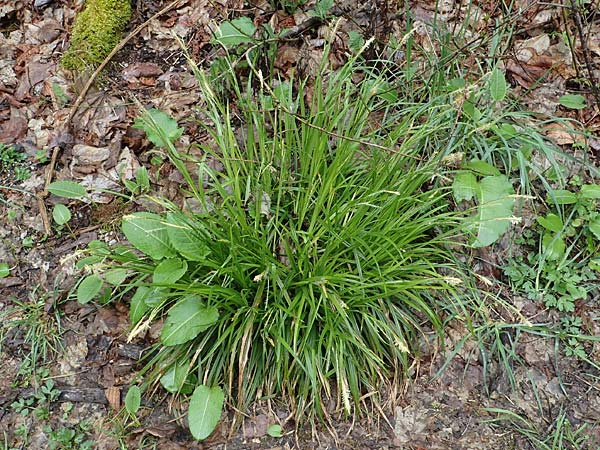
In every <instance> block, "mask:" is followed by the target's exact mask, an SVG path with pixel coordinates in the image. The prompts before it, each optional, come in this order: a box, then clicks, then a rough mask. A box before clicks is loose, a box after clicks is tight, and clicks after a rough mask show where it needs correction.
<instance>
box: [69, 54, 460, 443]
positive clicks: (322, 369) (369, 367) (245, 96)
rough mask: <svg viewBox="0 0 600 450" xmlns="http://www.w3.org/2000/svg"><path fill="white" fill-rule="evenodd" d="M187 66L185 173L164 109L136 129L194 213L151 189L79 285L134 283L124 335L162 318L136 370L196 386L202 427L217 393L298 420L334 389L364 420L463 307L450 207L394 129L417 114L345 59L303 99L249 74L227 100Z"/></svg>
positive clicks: (193, 417) (176, 387) (110, 287)
mask: <svg viewBox="0 0 600 450" xmlns="http://www.w3.org/2000/svg"><path fill="white" fill-rule="evenodd" d="M324 59H325V60H326V58H324ZM195 73H196V75H197V77H198V80H199V82H200V85H201V87H202V89H201V91H202V92H203V95H204V104H203V106H202V112H203V115H204V117H205V118H207V120H206V124H205V127H206V129H207V131H208V132H209V133H210V135H211V137H212V142H211V143H207V144H199V145H200V147H202V150H203V152H204V154H205V155H206V158H210V159H212V160H213V162H212V163H211V164H207V161H206V160H203V161H196V164H195V165H193V167H194V169H193V170H190V169H189V168H190V166H191V165H190V161H189V160H186V157H185V156H184V155H182V154H180V153H178V152H177V150H176V149H175V147H174V145H173V140H174V139H176V138H177V137H178V136H179V135H180V134H181V129H178V128H177V123H176V122H175V121H174V120H173V119H171V118H170V117H168V116H167V115H166V114H165V113H162V112H161V111H158V110H150V111H147V112H146V113H145V114H144V115H143V116H142V118H141V119H140V120H139V121H138V126H139V127H140V128H143V129H144V130H146V132H147V134H148V137H149V139H150V140H151V141H152V142H154V143H155V144H159V145H161V146H163V147H165V148H166V149H167V150H168V152H169V154H170V156H171V160H172V162H173V163H174V164H175V165H176V166H177V168H178V169H179V170H180V171H181V173H182V175H183V177H184V178H185V179H186V180H187V183H188V184H187V189H188V191H189V192H190V193H191V195H193V196H194V197H195V198H196V199H197V203H198V204H199V205H200V209H196V210H195V212H192V211H188V210H182V209H181V208H179V207H177V206H176V205H174V204H172V203H169V202H167V201H166V200H158V201H159V203H160V204H161V205H162V206H163V208H164V212H163V213H160V214H157V213H150V212H136V213H132V214H129V215H127V216H125V217H124V218H123V223H122V229H123V232H124V234H125V235H126V237H127V238H128V240H129V242H130V245H129V246H117V247H108V246H106V245H105V244H101V243H98V242H96V243H93V245H92V247H93V248H92V256H91V258H92V259H90V260H88V261H89V262H90V263H94V265H93V266H92V271H93V272H94V273H92V274H90V275H88V276H87V277H86V278H84V279H83V280H82V281H81V283H80V284H79V287H78V292H77V293H78V296H79V295H80V294H81V298H80V300H81V299H85V300H89V299H90V298H91V297H92V296H93V295H92V296H90V295H89V294H90V293H89V287H90V286H93V289H94V292H93V293H102V292H107V291H108V292H109V293H110V294H109V295H108V296H110V295H112V297H113V298H119V297H123V298H128V297H127V296H125V293H129V295H131V294H133V295H132V297H131V300H130V318H131V323H132V331H131V336H130V337H134V336H136V335H139V334H140V333H142V332H143V331H144V330H146V329H147V328H148V326H149V325H150V324H151V323H153V322H155V321H159V320H163V321H164V322H163V325H162V331H161V336H160V343H159V344H158V352H157V353H156V356H154V358H153V359H152V361H151V366H149V368H148V372H147V374H149V375H151V376H150V378H151V379H154V380H157V379H160V382H161V384H162V385H163V386H164V387H165V388H166V389H167V390H168V391H171V392H177V393H182V394H191V393H193V395H192V398H191V402H190V409H189V415H190V420H189V422H190V427H191V429H192V433H193V434H194V436H196V437H197V438H199V439H202V438H204V437H206V432H205V431H206V429H203V430H199V429H198V427H199V426H200V425H198V423H199V422H201V419H200V418H199V417H198V415H197V412H198V410H200V409H201V407H202V408H203V407H204V406H206V405H210V404H213V405H215V404H216V405H218V407H220V406H219V405H222V404H223V396H226V397H227V398H228V399H229V401H231V402H233V403H234V404H235V405H236V406H237V407H238V408H246V407H248V406H249V405H250V403H251V402H253V401H256V400H259V399H261V398H265V397H268V398H273V397H275V398H280V399H281V398H286V399H287V400H288V402H289V403H288V404H289V405H290V406H291V407H292V408H295V409H296V411H297V412H298V420H300V421H301V420H303V418H304V419H306V418H311V417H314V416H315V415H319V416H321V417H323V416H324V415H325V414H327V410H328V407H326V405H327V404H328V403H329V402H330V401H332V400H333V401H334V403H335V402H337V404H338V406H339V407H340V408H341V410H343V411H345V412H346V413H348V414H355V413H356V414H358V413H359V412H360V411H359V407H360V401H361V398H362V396H363V395H364V394H365V393H371V394H373V393H376V392H377V391H378V390H379V388H380V387H381V386H382V385H385V384H387V383H389V382H390V380H394V379H398V378H401V377H402V376H404V375H405V374H406V373H407V370H408V368H409V366H410V365H411V363H412V361H413V360H414V358H415V357H416V356H417V355H418V352H419V350H418V348H419V341H420V335H421V333H423V332H425V331H431V330H434V331H437V332H439V333H440V335H441V334H442V331H443V323H444V320H446V319H448V318H451V317H455V316H457V315H461V316H462V315H464V312H462V311H458V307H457V304H460V301H458V302H457V299H458V294H457V292H456V291H455V289H456V284H457V282H459V278H460V274H459V271H458V269H457V266H456V264H455V260H454V257H453V253H452V251H451V250H450V245H451V244H452V243H454V242H456V241H457V239H458V238H459V237H460V235H461V234H462V232H461V219H460V217H459V215H458V214H457V213H454V212H452V211H451V210H450V209H449V203H450V202H449V200H448V194H449V189H448V188H447V187H446V188H444V187H441V186H439V184H438V183H436V178H437V173H438V172H439V170H440V168H439V166H438V165H437V164H436V163H435V162H431V161H430V160H429V159H427V158H425V159H422V155H421V153H420V150H419V148H417V147H415V146H413V145H411V144H410V142H409V143H407V144H406V145H405V144H404V143H403V142H402V141H401V140H400V139H399V135H400V134H401V133H402V129H403V128H406V127H423V130H424V131H423V133H424V134H425V133H427V130H426V129H425V128H426V124H424V123H423V124H421V125H420V124H419V123H418V121H416V120H415V116H414V114H413V113H411V112H410V111H411V110H409V109H405V108H404V106H403V105H402V104H401V103H400V102H399V101H398V100H397V99H395V98H393V97H390V96H389V95H385V93H386V89H383V88H384V84H385V83H386V82H385V79H384V77H383V76H381V75H379V74H378V73H377V72H375V71H374V70H369V69H368V68H365V67H360V65H359V64H358V63H357V61H356V59H354V60H352V61H350V62H349V63H347V65H346V66H344V67H343V68H342V69H340V70H339V71H337V72H335V73H331V74H329V75H327V77H326V76H324V75H322V76H319V77H318V78H317V80H316V82H315V84H314V89H313V91H312V95H311V98H312V100H310V101H309V100H306V96H305V86H304V85H303V84H300V85H299V86H298V88H297V90H293V89H292V87H291V85H289V84H288V83H281V84H279V85H278V86H276V87H274V88H271V87H269V86H266V85H264V84H263V85H262V88H261V89H260V90H259V92H254V93H252V92H251V91H252V89H251V86H252V81H250V82H249V83H248V86H247V88H246V90H245V91H243V90H242V89H241V88H240V87H239V86H236V90H235V92H236V98H235V99H234V101H235V103H236V108H235V109H234V108H233V105H232V104H231V103H229V102H228V101H227V100H224V99H222V98H220V97H219V96H218V95H217V94H216V93H215V91H214V90H213V88H212V87H211V85H210V82H209V81H208V79H207V77H206V75H205V73H204V72H202V71H200V70H199V69H197V68H195ZM356 76H360V77H362V78H363V81H362V82H361V83H358V84H357V83H356V82H355V77H356ZM234 111H235V113H234ZM375 114H376V115H377V117H378V118H379V121H378V126H377V127H371V126H370V125H369V124H370V122H371V118H372V116H373V115H375ZM415 114H416V113H415ZM413 132H414V133H418V130H413ZM215 160H216V161H218V163H219V164H215V163H214V161H215ZM214 167H218V168H217V169H215V168H214ZM107 267H108V268H109V269H108V270H107ZM94 268H96V269H94ZM108 296H106V295H105V296H104V298H108ZM222 388H223V390H221V389H222ZM223 391H224V392H223ZM373 398H377V396H376V395H375V396H373ZM219 411H220V410H219ZM302 412H304V415H302V414H301V413H302ZM219 415H220V412H219V413H215V414H213V417H217V420H218V417H219ZM202 417H203V418H206V414H203V416H202ZM209 428H210V427H209Z"/></svg>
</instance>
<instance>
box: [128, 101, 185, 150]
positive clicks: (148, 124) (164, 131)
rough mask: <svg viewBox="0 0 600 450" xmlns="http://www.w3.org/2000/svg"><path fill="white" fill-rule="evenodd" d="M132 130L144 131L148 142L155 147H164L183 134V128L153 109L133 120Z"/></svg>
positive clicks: (168, 116) (164, 114) (165, 114)
mask: <svg viewBox="0 0 600 450" xmlns="http://www.w3.org/2000/svg"><path fill="white" fill-rule="evenodd" d="M133 128H137V129H140V130H144V132H145V133H146V136H147V137H148V140H149V141H150V142H152V143H153V144H154V145H156V146H157V147H166V146H167V145H168V144H169V142H174V141H176V140H177V139H178V138H179V136H181V135H182V134H183V128H179V127H178V126H177V121H176V120H175V119H173V118H172V117H171V116H170V115H168V114H167V113H166V112H163V111H161V110H160V109H155V108H152V109H149V110H148V111H146V112H145V113H144V114H143V115H142V117H138V118H137V119H135V122H134V125H133Z"/></svg>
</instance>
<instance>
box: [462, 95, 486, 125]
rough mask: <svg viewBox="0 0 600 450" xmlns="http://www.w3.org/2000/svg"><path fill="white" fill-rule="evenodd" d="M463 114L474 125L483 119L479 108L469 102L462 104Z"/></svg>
mask: <svg viewBox="0 0 600 450" xmlns="http://www.w3.org/2000/svg"><path fill="white" fill-rule="evenodd" d="M463 114H464V115H465V116H466V117H468V118H469V119H471V120H472V121H473V122H475V123H478V122H479V121H480V120H481V118H482V117H483V113H482V112H481V111H480V110H479V108H477V106H475V104H474V103H473V102H471V101H469V100H467V101H466V102H464V103H463Z"/></svg>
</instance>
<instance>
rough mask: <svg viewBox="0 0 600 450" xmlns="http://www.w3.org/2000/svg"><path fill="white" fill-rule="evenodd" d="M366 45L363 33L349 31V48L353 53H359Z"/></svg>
mask: <svg viewBox="0 0 600 450" xmlns="http://www.w3.org/2000/svg"><path fill="white" fill-rule="evenodd" d="M363 45H365V38H363V36H362V34H361V33H357V32H356V31H348V48H349V49H350V50H351V51H352V52H353V53H356V52H358V51H359V50H360V49H361V48H362V46H363Z"/></svg>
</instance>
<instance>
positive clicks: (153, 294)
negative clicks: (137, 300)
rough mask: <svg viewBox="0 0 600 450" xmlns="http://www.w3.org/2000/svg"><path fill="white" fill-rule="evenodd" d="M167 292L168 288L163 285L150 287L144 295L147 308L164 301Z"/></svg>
mask: <svg viewBox="0 0 600 450" xmlns="http://www.w3.org/2000/svg"><path fill="white" fill-rule="evenodd" d="M168 294H169V288H165V287H152V288H150V290H149V291H148V292H147V293H146V295H145V296H144V303H145V304H146V306H148V307H149V308H154V307H156V306H159V305H160V304H161V303H163V302H164V301H165V299H166V298H167V295H168Z"/></svg>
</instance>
